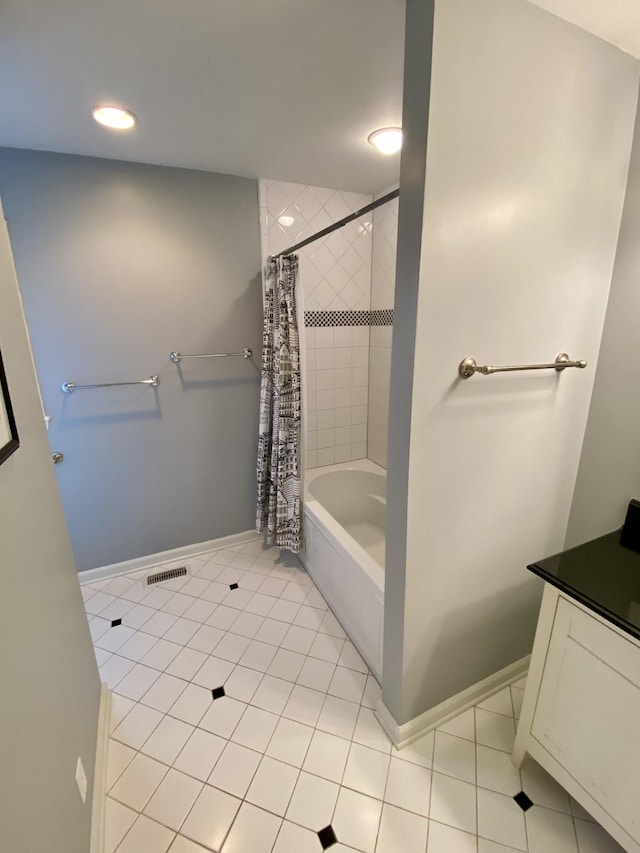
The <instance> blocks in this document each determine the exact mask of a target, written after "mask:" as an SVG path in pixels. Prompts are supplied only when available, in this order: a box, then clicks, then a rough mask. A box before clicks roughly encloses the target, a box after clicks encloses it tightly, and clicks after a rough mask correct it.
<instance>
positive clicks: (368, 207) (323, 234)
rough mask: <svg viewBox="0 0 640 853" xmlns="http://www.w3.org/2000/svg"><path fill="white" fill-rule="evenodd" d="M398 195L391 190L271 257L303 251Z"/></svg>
mask: <svg viewBox="0 0 640 853" xmlns="http://www.w3.org/2000/svg"><path fill="white" fill-rule="evenodd" d="M399 195H400V190H399V189H398V190H392V191H391V192H390V193H387V194H386V195H383V196H382V197H381V198H377V199H376V200H375V201H372V202H371V203H370V204H366V205H365V206H364V207H361V208H360V210H356V212H355V213H350V214H349V215H348V216H345V217H344V219H340V220H338V222H334V223H333V225H328V226H327V227H326V228H323V229H322V231H318V232H317V233H316V234H312V235H311V237H307V239H306V240H301V241H300V243H296V244H295V246H290V247H289V248H288V249H285V250H284V252H278V254H277V255H273V257H274V258H282V257H283V256H284V255H292V254H293V253H294V252H297V251H298V249H303V248H304V247H305V246H308V245H309V243H315V241H316V240H320V239H321V238H322V237H326V236H327V234H331V233H332V232H333V231H337V230H338V228H343V227H344V226H345V225H348V224H349V222H353V220H354V219H359V218H360V217H361V216H364V214H365V213H369V212H370V211H372V210H375V209H376V208H377V207H382V205H383V204H387V203H388V202H390V201H393V199H394V198H398V196H399Z"/></svg>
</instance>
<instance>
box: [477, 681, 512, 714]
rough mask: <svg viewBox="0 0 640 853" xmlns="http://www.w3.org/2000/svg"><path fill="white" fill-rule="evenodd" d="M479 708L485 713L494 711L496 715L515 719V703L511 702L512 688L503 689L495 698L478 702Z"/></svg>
mask: <svg viewBox="0 0 640 853" xmlns="http://www.w3.org/2000/svg"><path fill="white" fill-rule="evenodd" d="M477 707H478V708H482V709H483V710H485V711H493V712H494V713H495V714H503V715H504V716H506V717H513V703H512V701H511V688H510V687H503V688H502V690H499V691H498V692H497V693H494V694H493V696H489V698H488V699H485V700H484V701H483V702H478V706H477Z"/></svg>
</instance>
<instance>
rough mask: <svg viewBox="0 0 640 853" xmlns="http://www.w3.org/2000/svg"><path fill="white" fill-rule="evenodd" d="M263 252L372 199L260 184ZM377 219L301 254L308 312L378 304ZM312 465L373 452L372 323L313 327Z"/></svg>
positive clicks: (309, 334) (308, 353) (308, 350)
mask: <svg viewBox="0 0 640 853" xmlns="http://www.w3.org/2000/svg"><path fill="white" fill-rule="evenodd" d="M259 194H260V200H259V201H260V238H261V243H262V256H263V260H266V259H267V257H268V256H269V255H274V254H277V253H278V252H281V251H282V250H283V249H286V248H287V247H289V246H291V245H293V244H294V243H297V242H299V241H300V240H304V239H305V238H306V237H309V236H311V235H312V234H314V233H316V232H317V231H320V230H322V229H323V228H326V227H327V226H328V225H331V224H332V223H334V222H336V221H337V220H338V219H342V218H343V217H344V216H347V215H348V214H349V213H352V212H353V211H354V210H358V209H359V208H360V207H363V206H364V205H366V204H368V203H369V202H370V201H371V197H370V196H366V195H360V194H359V193H351V192H342V191H338V190H331V189H324V188H322V187H309V186H305V185H304V184H291V183H286V182H284V181H267V180H261V181H260V182H259ZM371 231H372V219H371V217H368V218H367V217H363V218H362V219H360V220H358V221H357V222H352V223H350V224H349V225H346V226H345V227H344V228H341V229H340V230H339V231H334V233H333V234H331V235H330V236H328V237H325V238H324V239H322V240H318V241H317V242H316V243H313V244H311V245H310V246H308V247H307V248H305V249H302V250H301V251H300V252H299V253H298V255H299V258H300V281H301V284H302V296H303V303H302V304H301V305H299V306H298V310H299V312H300V313H302V311H347V310H351V311H368V310H369V309H370V307H371V246H372V239H371ZM303 340H304V342H305V343H304V345H305V359H304V363H306V374H305V378H306V401H307V405H306V424H307V426H306V447H307V467H309V468H314V467H317V466H319V465H332V464H334V463H336V462H349V461H351V460H353V459H364V458H366V456H367V420H368V384H369V327H368V326H335V327H318V328H307V329H306V330H305V334H304V336H303Z"/></svg>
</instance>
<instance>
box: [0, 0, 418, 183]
mask: <svg viewBox="0 0 640 853" xmlns="http://www.w3.org/2000/svg"><path fill="white" fill-rule="evenodd" d="M403 47H404V0H0V145H3V146H13V147H18V148H35V149H43V150H48V151H62V152H68V153H77V154H87V155H93V156H97V157H110V158H117V159H122V160H133V161H141V162H146V163H159V164H164V165H172V166H185V167H189V168H197V169H207V170H211V171H216V172H227V173H231V174H236V175H246V176H252V177H255V176H260V177H267V178H274V179H282V180H289V181H300V182H302V183H310V184H315V185H318V186H328V187H335V188H339V189H349V190H357V191H360V192H371V191H373V190H377V189H380V188H382V187H386V186H388V185H389V184H392V183H394V182H395V181H397V177H398V170H399V159H400V158H399V155H394V156H391V157H384V156H383V155H381V154H379V153H377V152H376V151H375V150H374V149H373V148H372V147H371V146H370V145H369V144H368V143H367V141H366V138H367V135H368V134H369V133H370V132H371V131H372V130H374V129H376V128H378V127H382V126H385V125H400V123H401V115H402V64H403ZM97 103H116V104H120V105H123V106H126V107H128V108H129V109H131V110H133V111H134V112H135V113H137V114H138V116H139V118H140V123H139V126H138V127H137V128H136V129H135V131H133V132H131V133H129V134H125V133H121V134H116V133H114V132H113V131H111V132H110V131H107V130H105V129H103V128H100V127H99V126H98V125H96V124H95V123H94V122H93V119H92V118H91V117H90V114H89V110H90V108H91V107H92V106H93V105H94V104H97Z"/></svg>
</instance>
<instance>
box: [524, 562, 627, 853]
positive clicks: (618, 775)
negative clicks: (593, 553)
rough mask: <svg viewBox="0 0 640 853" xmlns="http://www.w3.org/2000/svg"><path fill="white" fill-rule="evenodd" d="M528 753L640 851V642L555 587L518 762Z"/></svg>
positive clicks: (537, 649)
mask: <svg viewBox="0 0 640 853" xmlns="http://www.w3.org/2000/svg"><path fill="white" fill-rule="evenodd" d="M603 571H606V568H603ZM639 589H640V584H639ZM525 754H529V755H531V757H532V758H534V759H535V760H536V761H537V762H538V763H539V764H541V765H542V767H544V768H545V769H546V770H547V771H548V772H549V773H550V774H551V775H552V776H553V777H554V778H555V779H556V780H557V781H558V782H559V783H560V784H561V785H562V786H563V787H564V788H565V789H566V790H567V791H568V792H569V793H570V794H571V795H572V796H573V797H575V799H576V800H577V801H578V802H579V803H580V804H581V805H582V806H584V808H585V809H587V811H588V812H590V814H592V815H593V817H594V818H595V819H596V820H597V821H598V823H600V824H601V825H602V826H603V827H604V829H606V830H607V832H609V834H610V835H612V836H613V837H614V838H615V839H616V840H617V841H618V843H619V844H620V845H621V846H622V847H623V848H624V849H625V850H627V851H630V853H640V639H637V638H636V637H635V636H632V634H630V633H628V632H626V631H624V630H622V629H621V628H618V627H617V626H615V625H614V624H612V623H611V622H609V621H608V620H607V619H605V618H604V617H603V616H600V615H599V614H597V613H595V612H593V611H592V610H591V609H588V608H587V607H585V606H583V605H582V604H580V603H579V602H578V601H576V600H574V599H573V598H572V597H570V596H569V595H567V594H565V593H563V592H561V591H560V590H559V589H557V588H556V587H555V586H552V585H551V584H549V583H548V582H547V583H545V589H544V596H543V600H542V607H541V610H540V617H539V620H538V628H537V632H536V639H535V643H534V647H533V654H532V657H531V665H530V669H529V676H528V678H527V684H526V689H525V695H524V702H523V706H522V712H521V716H520V722H519V725H518V733H517V736H516V741H515V746H514V752H513V760H514V763H515V764H516V765H518V766H519V765H520V764H521V763H522V761H523V760H524V757H525Z"/></svg>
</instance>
